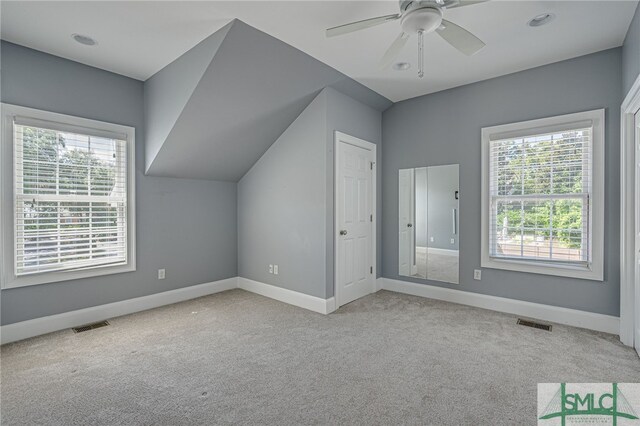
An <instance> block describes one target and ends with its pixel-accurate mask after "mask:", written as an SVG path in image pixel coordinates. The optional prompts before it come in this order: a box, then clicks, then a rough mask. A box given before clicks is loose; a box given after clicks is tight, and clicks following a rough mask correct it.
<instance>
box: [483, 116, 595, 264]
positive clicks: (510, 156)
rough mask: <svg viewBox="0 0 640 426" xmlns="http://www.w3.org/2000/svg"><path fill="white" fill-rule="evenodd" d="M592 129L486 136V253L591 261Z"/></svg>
mask: <svg viewBox="0 0 640 426" xmlns="http://www.w3.org/2000/svg"><path fill="white" fill-rule="evenodd" d="M592 130H593V129H592V126H591V124H590V122H587V123H585V122H582V123H575V125H573V126H565V128H563V129H562V130H557V129H554V130H547V131H538V132H534V131H532V132H531V133H530V134H525V135H523V134H522V133H523V132H520V135H519V136H517V135H513V134H512V135H504V134H503V135H497V136H493V135H492V136H491V137H490V139H489V195H490V212H489V213H490V219H489V220H490V224H489V256H490V257H492V258H497V259H522V260H531V261H541V262H546V263H549V262H551V263H565V264H583V265H584V264H589V263H590V262H591V240H592V238H591V225H590V215H591V202H592V151H593V149H592V148H593V146H592V133H593V131H592Z"/></svg>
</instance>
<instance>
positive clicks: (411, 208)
mask: <svg viewBox="0 0 640 426" xmlns="http://www.w3.org/2000/svg"><path fill="white" fill-rule="evenodd" d="M458 172H459V171H458V165H457V164H450V165H445V166H431V167H418V168H414V169H400V171H399V188H398V194H399V211H398V218H399V224H398V225H399V246H398V249H399V250H398V251H399V253H398V256H399V274H400V275H404V276H409V277H414V278H424V279H428V280H433V281H443V282H448V283H454V284H458V258H459V256H458V253H459V228H458V226H459V198H460V197H459V194H460V193H459V188H458V182H459V177H458Z"/></svg>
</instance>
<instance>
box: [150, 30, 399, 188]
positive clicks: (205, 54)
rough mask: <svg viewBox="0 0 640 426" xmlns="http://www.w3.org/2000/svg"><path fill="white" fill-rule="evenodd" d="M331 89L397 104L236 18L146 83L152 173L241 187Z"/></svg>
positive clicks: (378, 104) (377, 104)
mask: <svg viewBox="0 0 640 426" xmlns="http://www.w3.org/2000/svg"><path fill="white" fill-rule="evenodd" d="M325 87H333V88H335V89H337V90H339V91H341V92H343V93H345V94H346V95H349V96H350V97H352V98H354V99H356V100H358V101H360V102H362V103H365V104H367V105H369V106H371V107H372V108H375V109H378V110H380V111H382V110H384V109H386V108H387V107H388V106H390V105H391V102H390V101H389V100H388V99H386V98H384V97H382V96H380V95H378V94H377V93H375V92H373V91H371V90H370V89H368V88H366V87H364V86H362V85H361V84H359V83H357V82H355V81H353V80H352V79H350V78H348V77H347V76H345V75H344V74H341V73H340V72H338V71H336V70H334V69H333V68H331V67H329V66H327V65H325V64H323V63H322V62H320V61H318V60H316V59H314V58H312V57H311V56H309V55H307V54H305V53H303V52H301V51H299V50H298V49H295V48H293V47H291V46H289V45H287V44H285V43H283V42H281V41H280V40H277V39H275V38H273V37H271V36H269V35H267V34H265V33H263V32H261V31H259V30H256V29H255V28H253V27H251V26H249V25H247V24H245V23H243V22H241V21H238V20H234V21H232V22H231V23H230V24H228V25H226V26H225V27H223V28H222V29H220V30H219V31H217V32H216V33H214V34H213V35H211V36H210V37H208V38H206V39H205V40H204V41H202V42H201V43H199V44H198V45H197V46H196V47H194V48H193V49H192V50H190V51H189V52H187V53H185V54H184V55H183V56H181V57H180V58H178V59H177V60H176V61H174V62H172V63H171V64H170V65H169V66H167V67H165V68H164V69H163V70H161V71H160V72H159V73H157V74H155V75H154V76H153V77H151V78H150V79H148V80H147V81H146V82H145V114H146V120H145V121H146V124H145V127H146V167H147V170H146V171H147V173H148V174H152V175H157V176H158V175H159V176H173V177H183V178H196V179H213V180H228V181H237V180H239V179H240V178H241V177H242V176H243V175H244V174H245V173H246V172H247V171H248V170H249V169H250V168H251V166H252V165H253V164H254V163H255V162H256V161H257V160H258V159H259V158H260V157H261V156H262V154H264V152H265V151H266V150H267V149H268V148H269V146H271V144H272V143H273V142H274V141H275V140H276V139H277V138H278V137H279V136H280V135H281V134H282V133H283V132H284V130H285V129H286V128H287V127H288V126H289V125H290V124H291V123H292V122H293V121H294V120H295V118H296V117H297V116H298V115H299V114H300V113H301V112H302V111H303V110H304V109H305V108H306V107H307V105H308V104H309V103H310V102H311V101H312V100H313V98H314V97H315V96H316V95H317V94H318V93H319V92H320V90H322V89H323V88H325Z"/></svg>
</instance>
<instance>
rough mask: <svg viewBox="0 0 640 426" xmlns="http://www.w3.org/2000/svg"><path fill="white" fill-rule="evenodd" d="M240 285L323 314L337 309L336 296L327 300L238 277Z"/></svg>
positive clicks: (257, 292)
mask: <svg viewBox="0 0 640 426" xmlns="http://www.w3.org/2000/svg"><path fill="white" fill-rule="evenodd" d="M238 287H239V288H241V289H243V290H246V291H250V292H252V293H256V294H259V295H262V296H265V297H268V298H270V299H275V300H279V301H280V302H284V303H288V304H290V305H294V306H298V307H300V308H304V309H308V310H310V311H314V312H318V313H321V314H328V313H331V312H333V311H335V310H336V300H335V298H334V297H332V298H330V299H326V300H325V299H322V298H320V297H315V296H309V295H308V294H304V293H299V292H297V291H293V290H287V289H286V288H282V287H276V286H274V285H271V284H265V283H261V282H258V281H253V280H250V279H248V278H242V277H238Z"/></svg>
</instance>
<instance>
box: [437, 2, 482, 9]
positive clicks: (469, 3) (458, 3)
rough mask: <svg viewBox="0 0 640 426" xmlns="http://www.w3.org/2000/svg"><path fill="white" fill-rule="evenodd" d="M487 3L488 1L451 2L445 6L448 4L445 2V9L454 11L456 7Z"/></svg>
mask: <svg viewBox="0 0 640 426" xmlns="http://www.w3.org/2000/svg"><path fill="white" fill-rule="evenodd" d="M488 1H489V0H453V1H452V2H451V3H449V4H447V3H448V2H445V8H447V9H454V8H456V7H463V6H471V5H472V4H477V3H486V2H488Z"/></svg>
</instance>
